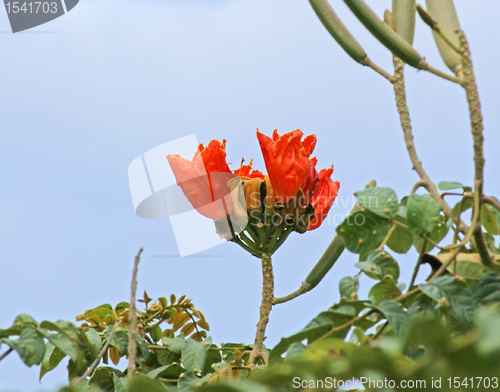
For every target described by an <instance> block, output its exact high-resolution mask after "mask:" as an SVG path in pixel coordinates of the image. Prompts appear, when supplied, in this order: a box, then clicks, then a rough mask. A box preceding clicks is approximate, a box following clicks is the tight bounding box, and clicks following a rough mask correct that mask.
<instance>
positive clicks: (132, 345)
mask: <svg viewBox="0 0 500 392" xmlns="http://www.w3.org/2000/svg"><path fill="white" fill-rule="evenodd" d="M142 250H143V249H142V248H141V249H139V252H138V253H137V256H135V260H134V269H133V271H132V282H131V284H130V286H131V287H130V304H129V307H128V367H127V374H128V379H129V381H130V382H131V381H132V379H133V378H134V373H135V361H136V359H137V342H136V340H135V330H136V329H137V314H136V313H135V293H136V291H137V269H138V268H139V261H140V260H141V253H142Z"/></svg>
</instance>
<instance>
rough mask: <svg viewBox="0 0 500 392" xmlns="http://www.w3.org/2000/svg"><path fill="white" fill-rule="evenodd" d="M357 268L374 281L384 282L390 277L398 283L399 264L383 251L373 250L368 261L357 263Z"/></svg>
mask: <svg viewBox="0 0 500 392" xmlns="http://www.w3.org/2000/svg"><path fill="white" fill-rule="evenodd" d="M355 266H356V267H358V268H359V269H361V271H363V272H364V273H365V274H366V275H368V276H369V277H370V278H372V279H377V280H382V279H384V278H385V277H386V276H390V277H392V278H393V279H394V280H395V281H396V282H397V280H398V278H399V265H398V263H397V262H396V260H394V259H393V258H392V256H391V255H390V254H389V253H387V252H386V251H384V250H381V249H374V250H372V251H371V252H370V254H369V255H368V260H367V261H362V262H360V263H356V264H355Z"/></svg>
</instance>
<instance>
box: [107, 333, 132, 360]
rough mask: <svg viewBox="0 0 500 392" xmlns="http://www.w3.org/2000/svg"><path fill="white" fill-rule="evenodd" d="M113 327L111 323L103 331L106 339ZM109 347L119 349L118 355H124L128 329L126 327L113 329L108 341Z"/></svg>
mask: <svg viewBox="0 0 500 392" xmlns="http://www.w3.org/2000/svg"><path fill="white" fill-rule="evenodd" d="M112 329H113V326H112V325H109V326H108V327H107V328H106V329H105V330H104V331H103V334H104V337H105V338H106V339H108V337H109V334H110V332H111V330H112ZM109 345H110V346H111V347H115V348H117V349H118V351H120V356H121V357H122V356H124V355H126V354H127V351H128V331H127V330H126V329H122V330H120V331H115V333H114V335H113V337H112V338H111V341H110V342H109Z"/></svg>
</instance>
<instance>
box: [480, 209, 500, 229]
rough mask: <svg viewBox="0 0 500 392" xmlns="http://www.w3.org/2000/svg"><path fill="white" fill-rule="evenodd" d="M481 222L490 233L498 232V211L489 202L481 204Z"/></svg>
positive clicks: (499, 226)
mask: <svg viewBox="0 0 500 392" xmlns="http://www.w3.org/2000/svg"><path fill="white" fill-rule="evenodd" d="M481 223H482V224H483V226H484V228H485V229H486V231H487V232H488V233H490V234H491V235H498V234H500V212H499V211H498V210H497V209H496V208H495V207H493V206H492V205H491V204H486V203H485V204H483V205H482V207H481Z"/></svg>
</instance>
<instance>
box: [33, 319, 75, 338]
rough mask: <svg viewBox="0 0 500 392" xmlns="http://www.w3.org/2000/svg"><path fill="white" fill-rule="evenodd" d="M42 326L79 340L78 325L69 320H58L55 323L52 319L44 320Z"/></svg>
mask: <svg viewBox="0 0 500 392" xmlns="http://www.w3.org/2000/svg"><path fill="white" fill-rule="evenodd" d="M40 327H41V328H45V329H48V330H49V331H57V332H59V333H60V334H63V335H65V336H67V337H68V338H69V339H70V340H73V341H76V340H78V332H77V331H78V327H77V326H76V325H74V324H73V323H71V322H69V321H64V320H58V321H56V322H55V323H53V322H51V321H42V322H41V323H40Z"/></svg>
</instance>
